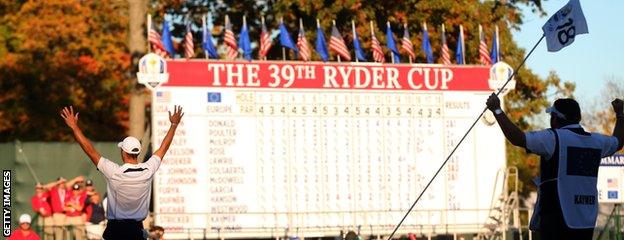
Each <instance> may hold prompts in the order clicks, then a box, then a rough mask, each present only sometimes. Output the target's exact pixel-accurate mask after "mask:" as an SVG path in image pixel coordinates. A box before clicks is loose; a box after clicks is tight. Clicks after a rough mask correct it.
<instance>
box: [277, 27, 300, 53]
mask: <svg viewBox="0 0 624 240" xmlns="http://www.w3.org/2000/svg"><path fill="white" fill-rule="evenodd" d="M279 29H280V44H281V45H282V47H286V48H290V49H292V50H294V51H295V52H299V50H298V49H297V46H295V42H293V40H292V38H290V33H288V29H286V26H284V23H283V22H282V23H280V26H279Z"/></svg>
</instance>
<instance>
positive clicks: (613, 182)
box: [607, 178, 618, 188]
mask: <svg viewBox="0 0 624 240" xmlns="http://www.w3.org/2000/svg"><path fill="white" fill-rule="evenodd" d="M607 187H608V188H617V187H618V182H617V179H615V178H607Z"/></svg>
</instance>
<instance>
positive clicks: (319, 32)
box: [316, 25, 329, 62]
mask: <svg viewBox="0 0 624 240" xmlns="http://www.w3.org/2000/svg"><path fill="white" fill-rule="evenodd" d="M316 52H317V53H318V54H319V56H321V59H323V62H327V60H329V53H328V52H327V42H325V34H323V29H321V26H320V25H319V26H318V27H317V28H316Z"/></svg>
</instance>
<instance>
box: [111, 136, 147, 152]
mask: <svg viewBox="0 0 624 240" xmlns="http://www.w3.org/2000/svg"><path fill="white" fill-rule="evenodd" d="M117 147H120V148H121V149H122V150H123V151H124V152H126V153H129V154H139V153H140V152H141V142H139V139H136V138H135V137H126V138H124V140H123V141H122V142H120V143H118V144H117Z"/></svg>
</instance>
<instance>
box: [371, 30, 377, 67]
mask: <svg viewBox="0 0 624 240" xmlns="http://www.w3.org/2000/svg"><path fill="white" fill-rule="evenodd" d="M373 27H374V26H373V21H370V29H371V41H372V39H373V37H374V36H375V30H374V29H373ZM371 44H372V43H371ZM371 48H372V46H371ZM375 61H376V60H375V57H374V55H373V62H375Z"/></svg>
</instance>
